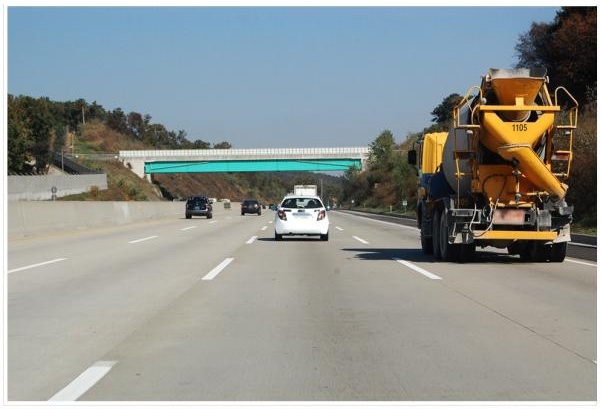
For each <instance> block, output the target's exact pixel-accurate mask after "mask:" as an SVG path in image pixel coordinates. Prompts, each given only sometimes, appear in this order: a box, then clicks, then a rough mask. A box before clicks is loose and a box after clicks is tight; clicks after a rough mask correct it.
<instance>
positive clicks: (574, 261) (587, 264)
mask: <svg viewBox="0 0 601 409" xmlns="http://www.w3.org/2000/svg"><path fill="white" fill-rule="evenodd" d="M564 260H565V261H569V262H570V263H576V264H582V265H584V266H591V267H597V265H596V264H593V263H585V262H584V261H578V260H574V259H571V258H566V259H564Z"/></svg>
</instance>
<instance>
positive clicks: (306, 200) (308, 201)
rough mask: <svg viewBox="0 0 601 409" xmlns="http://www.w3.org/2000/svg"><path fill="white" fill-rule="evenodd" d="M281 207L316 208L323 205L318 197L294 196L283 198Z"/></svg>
mask: <svg viewBox="0 0 601 409" xmlns="http://www.w3.org/2000/svg"><path fill="white" fill-rule="evenodd" d="M282 207H285V208H286V209H317V208H319V207H323V205H322V204H321V201H320V200H319V199H315V198H310V197H295V198H289V199H285V200H284V201H283V202H282Z"/></svg>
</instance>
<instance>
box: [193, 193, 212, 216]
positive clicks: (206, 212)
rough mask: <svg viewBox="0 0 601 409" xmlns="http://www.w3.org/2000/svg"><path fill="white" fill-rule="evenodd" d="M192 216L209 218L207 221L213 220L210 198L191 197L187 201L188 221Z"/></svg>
mask: <svg viewBox="0 0 601 409" xmlns="http://www.w3.org/2000/svg"><path fill="white" fill-rule="evenodd" d="M192 216H207V219H212V218H213V206H211V205H210V204H209V198H207V197H206V196H193V197H189V198H188V200H187V201H186V219H190V218H192Z"/></svg>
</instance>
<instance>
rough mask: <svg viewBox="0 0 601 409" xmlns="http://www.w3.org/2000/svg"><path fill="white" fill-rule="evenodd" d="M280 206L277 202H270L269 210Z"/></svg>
mask: <svg viewBox="0 0 601 409" xmlns="http://www.w3.org/2000/svg"><path fill="white" fill-rule="evenodd" d="M277 209H278V207H277V206H276V204H275V203H269V210H277Z"/></svg>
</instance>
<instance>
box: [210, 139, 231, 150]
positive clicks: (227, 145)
mask: <svg viewBox="0 0 601 409" xmlns="http://www.w3.org/2000/svg"><path fill="white" fill-rule="evenodd" d="M231 148H232V144H230V143H229V142H226V141H223V142H219V143H216V144H215V145H213V149H231Z"/></svg>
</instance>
